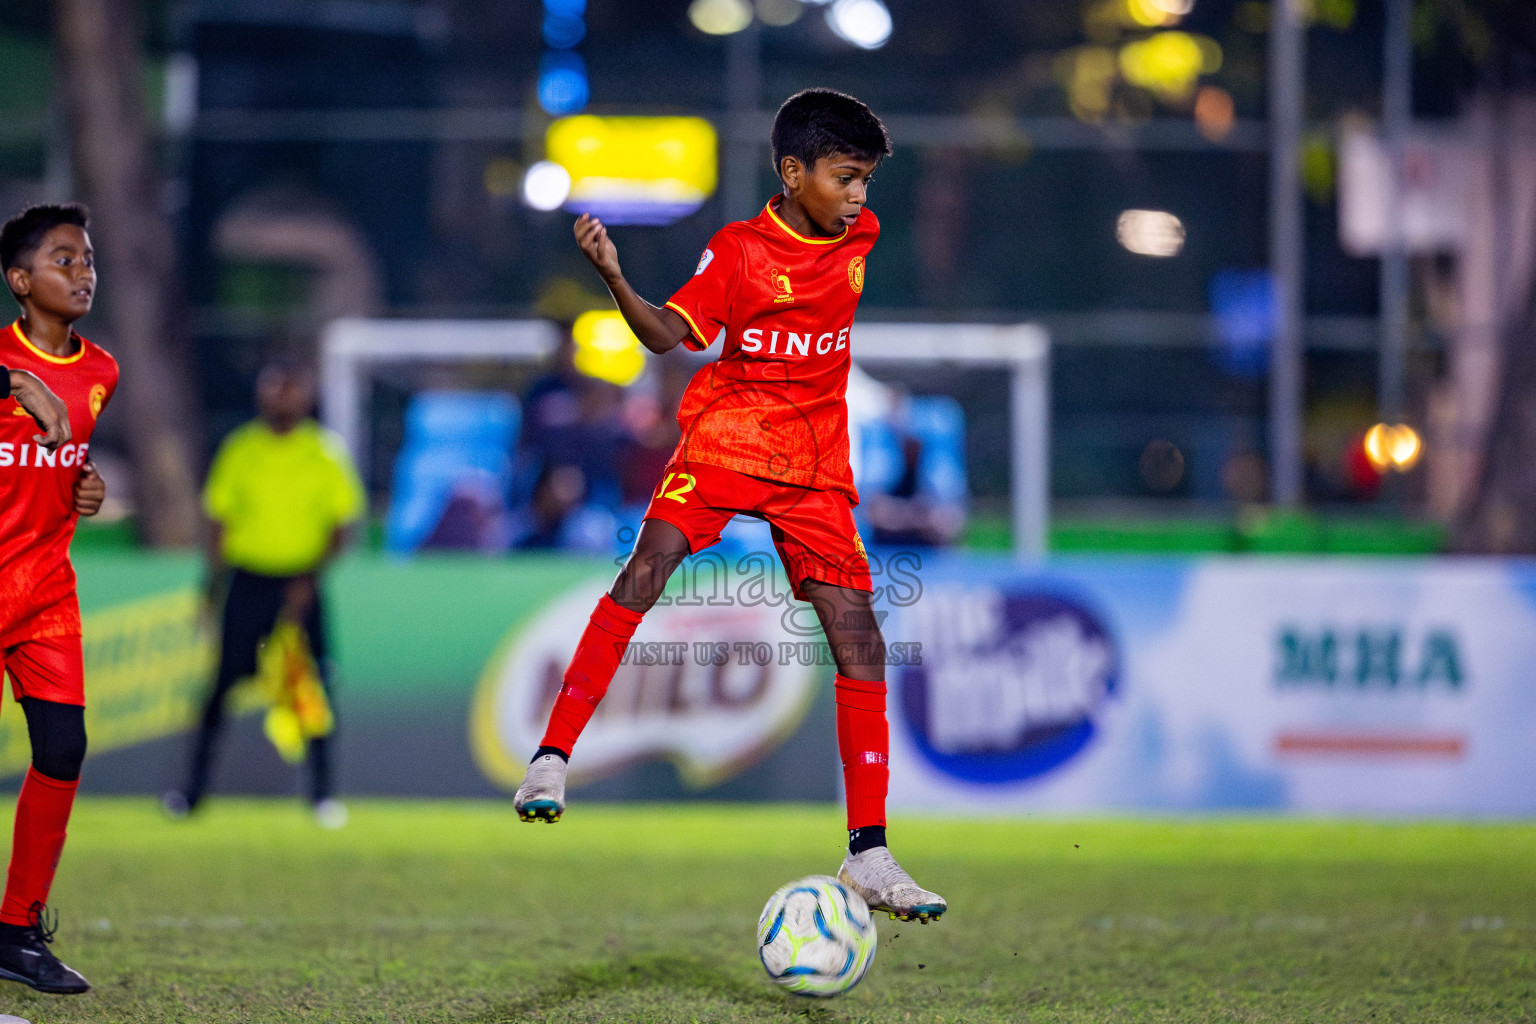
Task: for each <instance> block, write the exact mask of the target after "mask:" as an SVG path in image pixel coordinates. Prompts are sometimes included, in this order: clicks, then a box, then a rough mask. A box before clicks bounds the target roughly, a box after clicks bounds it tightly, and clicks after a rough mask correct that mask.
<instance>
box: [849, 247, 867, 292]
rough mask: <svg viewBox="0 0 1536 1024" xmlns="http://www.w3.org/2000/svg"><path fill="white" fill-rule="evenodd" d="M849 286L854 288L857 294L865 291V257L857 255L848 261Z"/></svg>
mask: <svg viewBox="0 0 1536 1024" xmlns="http://www.w3.org/2000/svg"><path fill="white" fill-rule="evenodd" d="M848 287H850V288H852V289H853V293H854V294H855V295H861V294H863V292H864V257H863V256H855V257H854V258H853V259H851V260H849V261H848Z"/></svg>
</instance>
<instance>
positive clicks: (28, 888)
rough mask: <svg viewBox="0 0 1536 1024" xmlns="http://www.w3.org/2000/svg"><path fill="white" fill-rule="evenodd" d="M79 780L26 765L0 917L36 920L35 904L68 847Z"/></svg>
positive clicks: (43, 900) (42, 897)
mask: <svg viewBox="0 0 1536 1024" xmlns="http://www.w3.org/2000/svg"><path fill="white" fill-rule="evenodd" d="M79 786H80V780H79V779H74V780H72V781H70V782H62V781H60V780H59V779H50V778H49V777H48V776H46V775H42V774H40V773H39V772H38V771H37V770H36V769H34V768H28V769H27V776H26V778H25V779H24V780H23V781H22V783H21V795H20V796H19V797H17V798H16V830H15V834H14V836H13V837H12V840H11V870H10V874H9V876H8V877H7V878H6V881H5V902H4V903H3V904H0V921H3V922H4V923H6V924H19V925H28V924H31V923H32V918H31V914H32V907H33V905H34V904H46V903H47V902H48V890H49V889H51V888H52V887H53V873H54V871H55V870H56V869H57V868H58V866H59V854H61V853H63V852H64V831H65V828H66V826H68V824H69V811H70V808H72V807H73V806H74V803H75V790H76V789H77V788H79Z"/></svg>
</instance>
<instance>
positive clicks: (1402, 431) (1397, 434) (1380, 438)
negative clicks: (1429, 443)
mask: <svg viewBox="0 0 1536 1024" xmlns="http://www.w3.org/2000/svg"><path fill="white" fill-rule="evenodd" d="M1422 454H1424V443H1423V441H1421V440H1420V439H1419V434H1418V431H1416V430H1414V429H1413V428H1412V427H1410V426H1409V425H1408V424H1406V423H1378V424H1376V425H1375V426H1374V427H1372V428H1371V429H1370V430H1367V431H1366V432H1365V455H1366V458H1368V459H1370V460H1371V465H1373V466H1375V467H1376V468H1377V469H1380V470H1386V469H1395V470H1397V471H1398V472H1399V473H1406V472H1408V470H1410V469H1412V468H1413V467H1414V466H1415V465H1416V464H1417V463H1418V461H1419V456H1421V455H1422Z"/></svg>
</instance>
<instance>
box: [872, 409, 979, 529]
mask: <svg viewBox="0 0 1536 1024" xmlns="http://www.w3.org/2000/svg"><path fill="white" fill-rule="evenodd" d="M901 460H902V466H901V472H900V474H899V475H898V476H897V477H896V479H895V481H894V482H893V483H892V484H891V485H890V486H889V487H887V488H886V489H885V490H883V491H878V492H876V493H874V494H866V495H863V498H864V501H865V502H866V503H867V504H868V506H869V511H868V515H869V522H870V525H871V526H872V527H873V535H874V542H875V543H876V544H885V545H890V546H911V545H923V546H937V545H944V544H953V543H954V542H955V541H956V540H957V539H958V538H959V536H960V531H961V530H962V529H964V527H965V510H964V508H962V507H961V505H960V503H959V502H955V501H945V500H942V499H940V498H939V497H938V496H937V495H934V494H932V493H929V492H927V491H926V490H925V489H924V488H923V487H922V483H921V476H920V471H921V467H922V460H923V442H922V439H921V438H919V437H917V436H916V435H915V434H903V435H901Z"/></svg>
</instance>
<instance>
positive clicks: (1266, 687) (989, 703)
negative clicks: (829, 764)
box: [884, 557, 1536, 815]
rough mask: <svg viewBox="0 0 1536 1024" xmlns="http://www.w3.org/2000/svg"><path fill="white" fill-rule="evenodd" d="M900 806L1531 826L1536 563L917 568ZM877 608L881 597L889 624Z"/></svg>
mask: <svg viewBox="0 0 1536 1024" xmlns="http://www.w3.org/2000/svg"><path fill="white" fill-rule="evenodd" d="M921 579H922V588H921V593H920V595H917V596H916V597H915V599H914V600H911V601H908V602H903V606H900V607H892V608H891V614H890V616H889V618H888V619H887V620H886V622H885V624H884V632H885V635H886V638H887V640H888V641H891V642H904V643H908V644H913V643H919V644H921V645H922V646H921V652H922V656H921V663H920V664H905V665H899V666H894V667H893V668H892V669H891V671H890V672H889V677H888V678H889V682H890V699H889V702H888V704H889V707H890V718H891V805H892V807H893V808H898V809H908V810H911V809H919V808H921V809H937V808H954V807H965V808H969V809H991V810H997V811H1000V812H1017V811H1023V810H1033V809H1059V810H1084V809H1103V810H1117V809H1167V810H1209V809H1227V808H1229V809H1244V808H1252V809H1270V810H1294V811H1302V812H1325V813H1356V812H1359V813H1380V814H1399V813H1401V814H1483V815H1489V814H1492V815H1498V814H1512V815H1513V814H1529V813H1531V812H1533V811H1536V566H1532V565H1531V564H1529V563H1523V562H1519V563H1511V562H1507V561H1493V560H1435V561H1427V560H1426V561H1406V560H1405V561H1396V560H1366V559H1359V560H1339V559H1328V560H1321V559H1319V560H1266V559H1237V558H1233V559H1213V560H1206V561H1171V560H1170V561H1160V560H1147V561H1132V560H1103V561H1096V560H1081V561H1068V562H1062V563H1055V562H1053V563H1050V564H1048V565H1045V566H1036V567H1025V566H1018V565H1013V564H1011V563H1007V562H1003V561H994V562H983V561H979V560H976V559H971V558H960V557H953V558H949V557H946V558H934V559H927V560H925V563H924V565H923V567H922V571H921ZM895 603H896V602H894V601H891V602H889V603H888V604H887V605H886V606H887V607H889V606H890V605H891V604H895Z"/></svg>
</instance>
